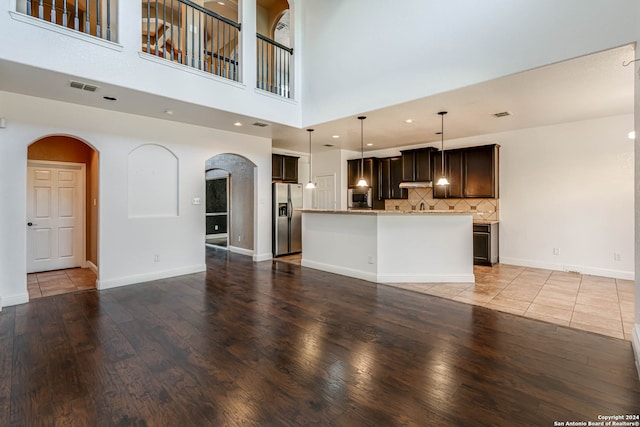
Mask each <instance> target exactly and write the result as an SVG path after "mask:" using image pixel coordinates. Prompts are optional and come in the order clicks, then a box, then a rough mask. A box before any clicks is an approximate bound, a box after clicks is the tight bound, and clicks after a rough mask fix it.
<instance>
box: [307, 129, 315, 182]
mask: <svg viewBox="0 0 640 427" xmlns="http://www.w3.org/2000/svg"><path fill="white" fill-rule="evenodd" d="M307 132H309V182H308V183H307V185H305V187H304V188H307V189H310V190H312V189H314V188H316V186H315V184H314V183H313V181H311V132H313V129H307Z"/></svg>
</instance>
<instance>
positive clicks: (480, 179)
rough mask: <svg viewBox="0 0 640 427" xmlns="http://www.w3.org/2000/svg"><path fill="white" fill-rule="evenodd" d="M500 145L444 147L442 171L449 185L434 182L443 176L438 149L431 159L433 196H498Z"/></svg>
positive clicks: (439, 197) (442, 197)
mask: <svg viewBox="0 0 640 427" xmlns="http://www.w3.org/2000/svg"><path fill="white" fill-rule="evenodd" d="M499 147H500V146H499V145H496V144H492V145H483V146H479V147H470V148H460V149H455V150H445V157H444V160H445V166H444V168H445V172H446V174H445V175H446V177H447V179H448V180H449V183H450V184H449V185H446V186H440V185H436V183H437V181H438V179H439V178H440V177H441V176H442V171H441V169H442V166H441V165H442V157H441V152H437V153H434V154H433V156H432V158H433V169H434V172H433V197H434V198H436V199H446V198H487V199H495V198H498V181H499V180H498V170H499V169H498V152H499Z"/></svg>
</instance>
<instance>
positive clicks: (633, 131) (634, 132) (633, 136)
mask: <svg viewBox="0 0 640 427" xmlns="http://www.w3.org/2000/svg"><path fill="white" fill-rule="evenodd" d="M628 136H629V139H636V131H635V130H632V131H631V132H629V134H628Z"/></svg>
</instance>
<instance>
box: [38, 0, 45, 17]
mask: <svg viewBox="0 0 640 427" xmlns="http://www.w3.org/2000/svg"><path fill="white" fill-rule="evenodd" d="M38 18H40V19H44V2H43V1H42V0H40V6H38Z"/></svg>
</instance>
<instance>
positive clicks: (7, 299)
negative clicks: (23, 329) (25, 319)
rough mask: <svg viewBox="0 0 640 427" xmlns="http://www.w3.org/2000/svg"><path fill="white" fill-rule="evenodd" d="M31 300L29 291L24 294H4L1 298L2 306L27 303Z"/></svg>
mask: <svg viewBox="0 0 640 427" xmlns="http://www.w3.org/2000/svg"><path fill="white" fill-rule="evenodd" d="M28 302H29V293H27V292H25V293H23V294H18V295H11V296H4V297H2V298H0V303H2V304H1V305H0V307H10V306H12V305H20V304H26V303H28Z"/></svg>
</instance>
